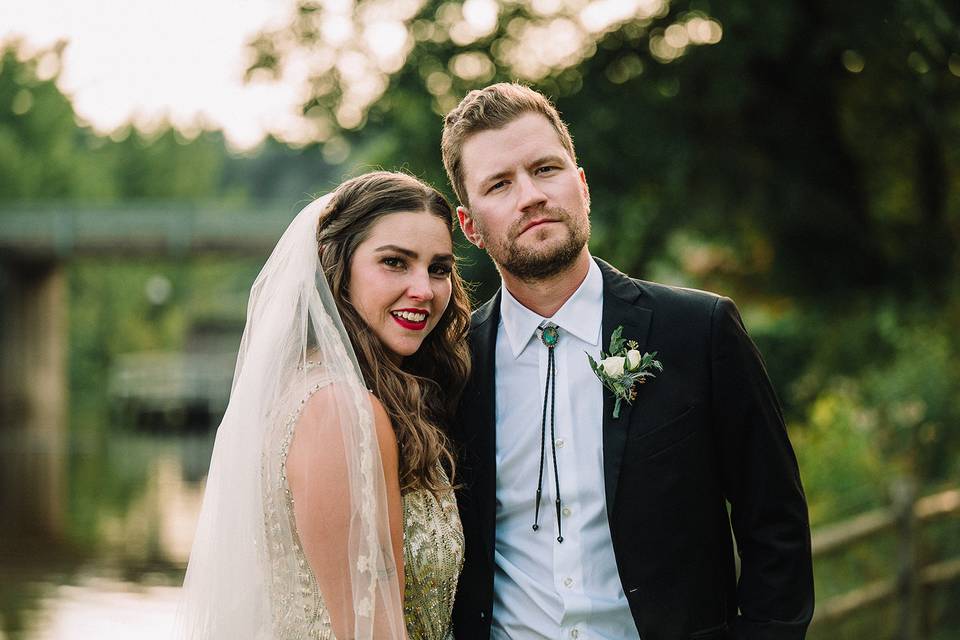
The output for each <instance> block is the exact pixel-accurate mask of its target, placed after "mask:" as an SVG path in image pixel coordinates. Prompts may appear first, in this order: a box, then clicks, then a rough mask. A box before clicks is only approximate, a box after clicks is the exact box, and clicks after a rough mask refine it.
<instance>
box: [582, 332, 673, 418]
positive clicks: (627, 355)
mask: <svg viewBox="0 0 960 640" xmlns="http://www.w3.org/2000/svg"><path fill="white" fill-rule="evenodd" d="M622 334H623V327H622V326H620V327H617V328H616V330H615V331H614V332H613V335H611V336H610V353H608V354H607V355H604V354H603V352H602V351H601V352H600V362H597V361H596V360H594V359H593V357H591V356H590V354H589V353H588V354H587V360H589V361H590V368H591V369H593V372H594V373H595V374H596V375H597V377H598V378H599V379H600V382H602V383H603V386H605V387H606V388H607V389H610V391H612V392H613V397H614V398H616V403H615V404H614V405H613V417H614V418H619V417H620V403H621V402H623V401H624V400H626V401H627V403H628V404H633V401H634V400H636V399H637V385H638V384H644V383H645V382H646V381H647V378H654V377H656V374H655V373H654V372H653V371H654V370H656V371H663V365H662V364H660V361H659V360H657V359H656V357H657V352H656V351H654V352H653V353H644V354H642V355H641V354H640V352H639V351H638V350H637V347H639V346H640V345H639V344H637V341H636V340H624V339H623V335H622Z"/></svg>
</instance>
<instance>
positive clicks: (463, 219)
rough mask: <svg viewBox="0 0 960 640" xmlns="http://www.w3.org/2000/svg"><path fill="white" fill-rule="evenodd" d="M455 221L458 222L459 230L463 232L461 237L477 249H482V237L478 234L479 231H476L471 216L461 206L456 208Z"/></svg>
mask: <svg viewBox="0 0 960 640" xmlns="http://www.w3.org/2000/svg"><path fill="white" fill-rule="evenodd" d="M457 219H458V220H460V229H461V230H462V231H463V235H464V236H466V238H467V240H469V241H470V244H472V245H474V246H475V247H477V248H478V249H483V236H482V235H481V234H480V230H479V229H477V225H476V224H475V223H474V221H473V216H471V215H470V212H469V211H467V210H466V209H465V208H464V207H463V206H459V207H457Z"/></svg>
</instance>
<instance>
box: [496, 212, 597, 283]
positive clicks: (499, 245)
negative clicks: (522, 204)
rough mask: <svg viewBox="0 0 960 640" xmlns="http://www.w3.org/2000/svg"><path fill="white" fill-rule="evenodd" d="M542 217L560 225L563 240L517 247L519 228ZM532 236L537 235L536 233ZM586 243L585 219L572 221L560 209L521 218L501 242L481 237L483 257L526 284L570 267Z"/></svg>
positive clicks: (588, 235) (587, 231) (586, 227)
mask: <svg viewBox="0 0 960 640" xmlns="http://www.w3.org/2000/svg"><path fill="white" fill-rule="evenodd" d="M544 216H546V217H548V218H551V219H552V220H555V221H556V222H558V223H560V224H562V225H563V226H564V227H565V228H566V230H567V232H566V234H565V237H564V238H562V239H559V240H555V239H551V240H550V241H543V242H539V243H534V244H532V246H521V245H520V244H519V242H518V239H519V236H520V233H521V232H522V230H523V228H524V227H525V226H526V225H527V224H528V223H529V222H530V221H531V220H533V219H535V218H540V217H544ZM532 232H533V233H537V231H536V229H533V230H532ZM528 233H529V232H528ZM481 234H482V229H481ZM589 239H590V219H589V217H588V216H586V215H583V216H579V217H574V216H572V215H570V213H569V212H568V211H567V210H566V209H562V208H560V207H551V208H543V209H539V210H537V211H536V212H534V213H532V214H529V215H525V216H524V217H523V218H520V219H519V220H517V221H516V222H515V223H514V224H512V225H511V226H510V229H509V231H508V232H507V234H506V237H505V238H498V239H497V240H496V241H493V239H492V238H490V237H488V236H486V235H484V242H485V243H486V249H487V253H488V254H489V255H490V258H491V259H492V260H493V261H494V263H495V264H496V265H497V267H499V268H500V269H502V270H505V271H507V272H508V273H510V274H511V275H513V276H514V277H515V278H518V279H520V280H523V281H526V282H536V281H540V280H546V279H548V278H550V277H553V276H555V275H557V274H558V273H562V272H563V271H565V270H566V269H568V268H569V267H571V266H572V265H573V263H574V262H576V260H577V256H579V255H580V252H581V251H582V250H583V247H584V246H586V244H587V241H588V240H589Z"/></svg>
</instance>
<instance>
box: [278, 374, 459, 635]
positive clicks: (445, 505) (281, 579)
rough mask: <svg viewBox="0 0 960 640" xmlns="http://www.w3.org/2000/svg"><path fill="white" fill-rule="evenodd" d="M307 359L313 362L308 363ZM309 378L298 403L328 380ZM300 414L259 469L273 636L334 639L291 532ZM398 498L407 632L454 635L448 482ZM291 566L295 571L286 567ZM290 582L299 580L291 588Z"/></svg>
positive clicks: (455, 555) (453, 520) (454, 535)
mask: <svg viewBox="0 0 960 640" xmlns="http://www.w3.org/2000/svg"><path fill="white" fill-rule="evenodd" d="M307 366H308V368H311V363H308V364H307ZM317 369H319V368H316V367H314V370H315V371H316V370H317ZM308 379H310V381H311V386H310V390H309V391H308V394H307V396H306V397H305V398H303V399H302V400H301V401H300V402H299V407H301V408H302V407H303V406H305V405H306V404H307V403H308V402H309V400H310V396H311V395H312V394H314V393H316V392H317V391H319V390H320V389H322V388H323V387H324V386H326V385H328V384H330V383H331V382H332V380H331V378H330V376H329V375H325V374H323V373H319V372H317V373H314V374H312V375H310V376H309V378H308ZM299 417H300V409H299V408H298V409H297V410H294V411H293V412H292V413H291V414H290V416H289V417H288V418H287V419H286V420H285V421H284V422H283V423H281V424H280V425H278V426H279V428H280V429H281V430H282V433H280V434H278V436H279V437H277V438H271V440H274V441H276V442H279V443H280V450H279V451H278V452H276V455H274V456H271V457H269V458H267V459H265V460H264V473H263V474H262V477H263V478H275V479H276V481H275V482H274V483H273V484H272V485H270V484H267V485H266V486H264V503H265V520H266V521H265V525H266V530H267V548H268V550H269V554H270V557H271V561H270V567H271V573H272V575H271V588H272V603H273V619H274V624H275V633H274V637H275V638H309V639H310V640H335V635H334V633H333V630H332V628H331V624H330V616H329V614H328V612H327V609H326V606H325V604H324V601H323V594H322V593H321V592H320V587H319V585H318V584H317V580H316V578H315V577H314V574H313V571H312V570H311V569H310V565H309V564H308V563H307V558H306V555H305V554H304V551H303V548H302V546H301V544H300V539H299V536H298V535H297V532H296V522H295V519H294V510H293V495H292V493H291V491H290V486H289V483H288V482H287V476H286V470H285V466H286V459H287V454H288V453H289V449H290V443H291V442H292V440H293V433H294V427H295V426H296V423H297V420H298V418H299ZM274 466H276V472H274V468H273V467H274ZM444 477H446V476H445V475H444ZM402 501H403V563H404V583H405V585H404V603H403V613H404V621H405V624H406V629H407V635H408V637H409V639H410V640H447V639H448V638H452V637H453V636H452V627H451V623H450V615H451V612H452V610H453V597H454V594H455V593H456V590H457V578H458V576H459V575H460V569H461V566H462V564H463V530H462V529H461V527H460V516H459V514H458V513H457V502H456V499H455V497H454V494H453V489H452V488H450V487H449V486H448V488H447V490H446V491H445V492H443V493H442V494H441V495H439V496H437V495H434V494H433V493H432V492H430V491H428V490H426V489H418V490H414V491H410V492H407V493H406V494H404V495H403V496H402ZM291 560H292V562H291ZM290 572H293V573H294V574H295V575H293V576H291V575H289V574H290ZM288 585H296V587H297V588H296V589H295V590H292V591H291V590H290V589H289V586H288Z"/></svg>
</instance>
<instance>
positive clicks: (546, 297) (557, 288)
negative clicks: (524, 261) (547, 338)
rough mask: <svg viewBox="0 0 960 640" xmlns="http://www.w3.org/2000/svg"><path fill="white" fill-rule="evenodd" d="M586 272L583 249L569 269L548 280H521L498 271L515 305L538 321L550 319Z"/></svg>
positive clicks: (587, 264) (587, 257)
mask: <svg viewBox="0 0 960 640" xmlns="http://www.w3.org/2000/svg"><path fill="white" fill-rule="evenodd" d="M589 271H590V253H589V252H588V251H587V249H586V247H584V249H583V251H582V252H580V255H579V256H577V259H576V261H574V263H573V264H572V265H570V266H569V267H568V268H567V269H565V270H563V271H561V272H558V273H556V274H554V275H552V276H550V277H549V278H543V279H538V280H521V279H520V278H518V277H516V276H514V275H513V274H511V273H510V272H508V271H506V270H505V269H501V271H500V275H501V277H502V278H503V285H504V286H505V287H506V288H507V291H509V292H510V295H512V296H513V297H514V298H516V300H517V302H519V303H520V304H522V305H523V306H525V307H526V308H527V309H530V310H531V311H533V312H534V313H536V314H537V315H539V316H541V317H544V318H550V317H553V314H555V313H556V312H557V311H558V310H559V309H560V307H562V306H563V305H564V303H565V302H566V301H567V300H568V299H570V296H572V295H573V294H574V293H575V292H576V290H577V289H578V288H579V287H580V285H581V284H582V283H583V281H584V279H585V278H586V277H587V272H589Z"/></svg>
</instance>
